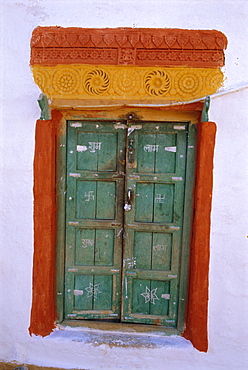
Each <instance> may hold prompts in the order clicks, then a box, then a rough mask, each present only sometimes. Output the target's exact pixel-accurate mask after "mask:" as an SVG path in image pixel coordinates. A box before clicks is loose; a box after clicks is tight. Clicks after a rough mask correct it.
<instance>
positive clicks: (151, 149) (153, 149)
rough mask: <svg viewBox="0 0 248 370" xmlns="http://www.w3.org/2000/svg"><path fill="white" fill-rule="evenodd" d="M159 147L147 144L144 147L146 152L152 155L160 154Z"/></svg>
mask: <svg viewBox="0 0 248 370" xmlns="http://www.w3.org/2000/svg"><path fill="white" fill-rule="evenodd" d="M158 148H159V145H152V144H147V145H145V146H144V152H146V153H151V152H158Z"/></svg>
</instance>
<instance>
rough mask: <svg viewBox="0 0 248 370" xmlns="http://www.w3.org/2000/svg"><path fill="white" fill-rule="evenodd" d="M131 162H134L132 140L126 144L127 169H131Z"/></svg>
mask: <svg viewBox="0 0 248 370" xmlns="http://www.w3.org/2000/svg"><path fill="white" fill-rule="evenodd" d="M133 162H134V148H133V139H129V142H128V164H129V167H133Z"/></svg>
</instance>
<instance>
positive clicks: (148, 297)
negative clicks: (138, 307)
mask: <svg viewBox="0 0 248 370" xmlns="http://www.w3.org/2000/svg"><path fill="white" fill-rule="evenodd" d="M157 290H158V288H155V289H152V290H150V289H149V288H148V287H147V286H146V291H145V293H141V295H142V296H143V297H144V298H145V303H148V302H151V303H152V304H155V300H156V299H157V300H159V298H158V297H157V294H156V293H157Z"/></svg>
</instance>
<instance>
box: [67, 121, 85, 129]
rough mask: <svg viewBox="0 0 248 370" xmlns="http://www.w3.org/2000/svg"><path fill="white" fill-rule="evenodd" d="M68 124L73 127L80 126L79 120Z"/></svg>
mask: <svg viewBox="0 0 248 370" xmlns="http://www.w3.org/2000/svg"><path fill="white" fill-rule="evenodd" d="M70 126H71V127H74V128H77V127H82V123H81V122H75V123H71V124H70Z"/></svg>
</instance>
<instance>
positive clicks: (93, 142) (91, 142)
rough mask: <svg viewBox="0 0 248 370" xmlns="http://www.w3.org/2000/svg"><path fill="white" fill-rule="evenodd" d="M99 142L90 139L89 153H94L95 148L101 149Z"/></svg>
mask: <svg viewBox="0 0 248 370" xmlns="http://www.w3.org/2000/svg"><path fill="white" fill-rule="evenodd" d="M101 144H102V143H100V142H96V141H90V142H89V149H90V152H91V153H95V152H96V150H101Z"/></svg>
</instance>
